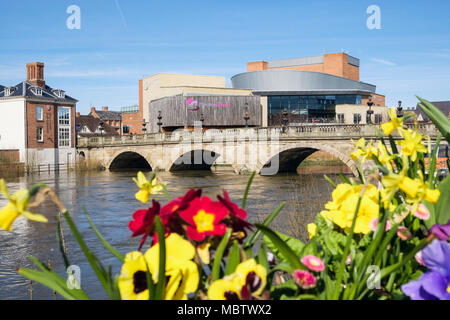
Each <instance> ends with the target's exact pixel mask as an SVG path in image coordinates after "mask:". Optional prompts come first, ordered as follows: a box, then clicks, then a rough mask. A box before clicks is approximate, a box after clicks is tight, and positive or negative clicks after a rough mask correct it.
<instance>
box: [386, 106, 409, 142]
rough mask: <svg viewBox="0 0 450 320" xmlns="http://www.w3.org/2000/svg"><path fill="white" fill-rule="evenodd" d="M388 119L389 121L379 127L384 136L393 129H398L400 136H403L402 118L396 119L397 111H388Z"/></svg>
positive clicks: (393, 109)
mask: <svg viewBox="0 0 450 320" xmlns="http://www.w3.org/2000/svg"><path fill="white" fill-rule="evenodd" d="M388 114H389V117H390V118H391V121H389V122H386V123H383V124H382V125H381V130H383V132H384V134H385V135H387V136H388V135H390V134H391V133H392V132H393V131H394V130H395V129H399V130H398V131H399V133H400V135H402V134H403V120H404V119H403V117H401V118H397V111H396V110H395V108H391V109H388Z"/></svg>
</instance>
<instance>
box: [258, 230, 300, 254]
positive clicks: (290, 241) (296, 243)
mask: <svg viewBox="0 0 450 320" xmlns="http://www.w3.org/2000/svg"><path fill="white" fill-rule="evenodd" d="M273 232H274V233H275V234H276V235H277V236H278V237H279V238H280V239H281V240H282V241H283V242H284V243H285V244H286V245H287V246H288V247H289V248H290V249H291V250H292V251H294V253H295V254H296V255H297V256H300V254H301V253H302V250H303V248H304V247H305V244H304V243H303V242H302V241H301V240H299V239H296V238H293V237H290V236H288V235H285V234H282V233H280V232H276V231H273ZM263 240H264V243H265V244H266V245H267V247H268V248H269V249H270V251H272V252H273V254H275V255H276V256H277V258H278V259H280V260H281V261H287V260H286V259H285V258H284V256H283V255H282V254H281V253H280V251H279V250H278V248H277V246H276V245H275V243H273V241H272V240H271V238H270V237H269V236H267V235H264V237H263Z"/></svg>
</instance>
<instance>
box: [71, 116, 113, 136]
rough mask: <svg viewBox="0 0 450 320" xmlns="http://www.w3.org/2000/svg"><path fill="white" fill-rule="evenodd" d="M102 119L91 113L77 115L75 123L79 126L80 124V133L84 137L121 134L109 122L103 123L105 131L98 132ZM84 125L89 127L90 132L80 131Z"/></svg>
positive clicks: (78, 131)
mask: <svg viewBox="0 0 450 320" xmlns="http://www.w3.org/2000/svg"><path fill="white" fill-rule="evenodd" d="M100 121H101V120H100V119H99V118H95V117H93V116H91V115H87V116H79V117H76V119H75V124H76V125H77V128H78V126H79V128H80V129H79V130H77V133H78V135H80V136H84V137H92V136H96V135H104V136H112V135H118V134H119V133H118V132H117V131H116V129H114V128H113V127H111V126H110V125H108V124H107V123H103V133H96V131H97V129H98V128H99V126H100ZM83 127H87V128H88V129H89V131H90V133H88V132H80V131H81V129H82V128H83Z"/></svg>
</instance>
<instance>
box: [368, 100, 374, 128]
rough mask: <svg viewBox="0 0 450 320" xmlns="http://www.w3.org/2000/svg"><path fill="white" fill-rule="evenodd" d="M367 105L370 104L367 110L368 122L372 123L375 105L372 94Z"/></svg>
mask: <svg viewBox="0 0 450 320" xmlns="http://www.w3.org/2000/svg"><path fill="white" fill-rule="evenodd" d="M367 105H368V106H369V110H367V124H372V115H373V110H372V106H373V101H372V96H371V95H370V96H369V101H368V102H367Z"/></svg>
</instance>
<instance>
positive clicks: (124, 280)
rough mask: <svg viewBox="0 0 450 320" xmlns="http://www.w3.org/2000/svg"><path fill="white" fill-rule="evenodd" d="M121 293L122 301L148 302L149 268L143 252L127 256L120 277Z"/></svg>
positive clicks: (131, 253)
mask: <svg viewBox="0 0 450 320" xmlns="http://www.w3.org/2000/svg"><path fill="white" fill-rule="evenodd" d="M119 291H120V295H121V298H122V300H148V298H149V290H148V286H147V266H146V263H145V258H144V255H143V254H142V253H141V252H139V251H135V252H130V253H128V254H127V255H126V257H125V262H124V264H123V266H122V271H121V273H120V276H119Z"/></svg>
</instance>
